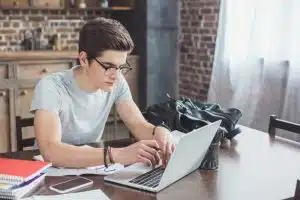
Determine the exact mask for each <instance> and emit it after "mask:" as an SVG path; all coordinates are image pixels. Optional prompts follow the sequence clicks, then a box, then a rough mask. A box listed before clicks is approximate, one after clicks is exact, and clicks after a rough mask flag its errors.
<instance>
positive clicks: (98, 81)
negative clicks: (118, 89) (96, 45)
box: [86, 50, 128, 91]
mask: <svg viewBox="0 0 300 200" xmlns="http://www.w3.org/2000/svg"><path fill="white" fill-rule="evenodd" d="M127 53H128V52H125V51H115V50H107V51H104V52H103V53H102V55H101V56H99V57H96V59H97V61H98V62H97V61H96V60H95V59H92V60H91V61H90V63H89V67H88V68H87V70H86V71H87V75H88V78H89V80H90V83H91V84H92V85H93V86H94V88H95V89H101V90H103V91H110V90H111V89H112V88H113V87H114V85H115V84H116V82H117V81H118V79H119V76H120V73H121V72H120V70H117V69H115V68H119V67H120V66H123V65H126V58H127ZM99 62H100V63H99ZM110 67H114V68H111V69H108V68H110ZM105 68H106V69H107V70H106V69H105Z"/></svg>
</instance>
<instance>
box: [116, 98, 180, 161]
mask: <svg viewBox="0 0 300 200" xmlns="http://www.w3.org/2000/svg"><path fill="white" fill-rule="evenodd" d="M117 111H118V113H119V115H120V117H121V119H122V120H123V121H124V123H125V125H126V126H127V127H128V128H129V129H130V131H131V132H132V134H133V135H134V136H135V137H136V138H137V139H139V140H156V141H157V142H158V144H159V146H160V152H161V156H162V160H163V164H164V165H166V164H167V162H168V161H169V159H170V157H171V152H172V151H174V148H175V146H174V145H172V144H171V135H170V131H169V130H168V129H166V128H164V127H161V126H158V127H156V128H155V133H154V135H153V131H154V126H153V125H152V124H150V123H149V122H147V121H146V120H145V118H144V116H143V115H142V113H141V111H140V110H139V108H138V107H137V106H136V104H135V103H134V101H133V100H123V101H121V102H119V103H118V104H117Z"/></svg>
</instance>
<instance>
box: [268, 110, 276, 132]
mask: <svg viewBox="0 0 300 200" xmlns="http://www.w3.org/2000/svg"><path fill="white" fill-rule="evenodd" d="M276 118H277V117H276V115H271V116H270V120H269V130H268V133H269V135H270V136H272V137H275V135H276V130H275V129H276V128H275V127H274V122H275V121H276Z"/></svg>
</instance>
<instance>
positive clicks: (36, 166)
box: [0, 158, 51, 184]
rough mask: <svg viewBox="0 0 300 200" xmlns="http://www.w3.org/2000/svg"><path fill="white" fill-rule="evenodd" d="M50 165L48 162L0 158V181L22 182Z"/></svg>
mask: <svg viewBox="0 0 300 200" xmlns="http://www.w3.org/2000/svg"><path fill="white" fill-rule="evenodd" d="M50 166H51V163H49V162H40V161H31V160H17V159H10V158H0V183H11V184H20V183H23V182H25V181H28V180H30V179H32V178H34V177H35V176H37V175H39V174H40V173H42V172H43V171H44V170H45V169H47V168H48V167H50Z"/></svg>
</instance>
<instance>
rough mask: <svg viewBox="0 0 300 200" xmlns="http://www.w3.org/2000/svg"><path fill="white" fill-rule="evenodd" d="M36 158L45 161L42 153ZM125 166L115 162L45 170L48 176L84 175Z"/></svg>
mask: <svg viewBox="0 0 300 200" xmlns="http://www.w3.org/2000/svg"><path fill="white" fill-rule="evenodd" d="M33 159H34V160H38V161H44V159H43V157H42V156H41V155H36V156H34V157H33ZM123 168H124V165H122V164H119V163H115V164H113V165H110V166H109V167H108V168H105V166H104V165H99V166H92V167H86V168H63V167H49V168H47V169H46V170H45V173H46V175H47V176H67V175H82V174H96V175H108V174H113V173H115V172H117V171H120V170H121V169H123Z"/></svg>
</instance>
